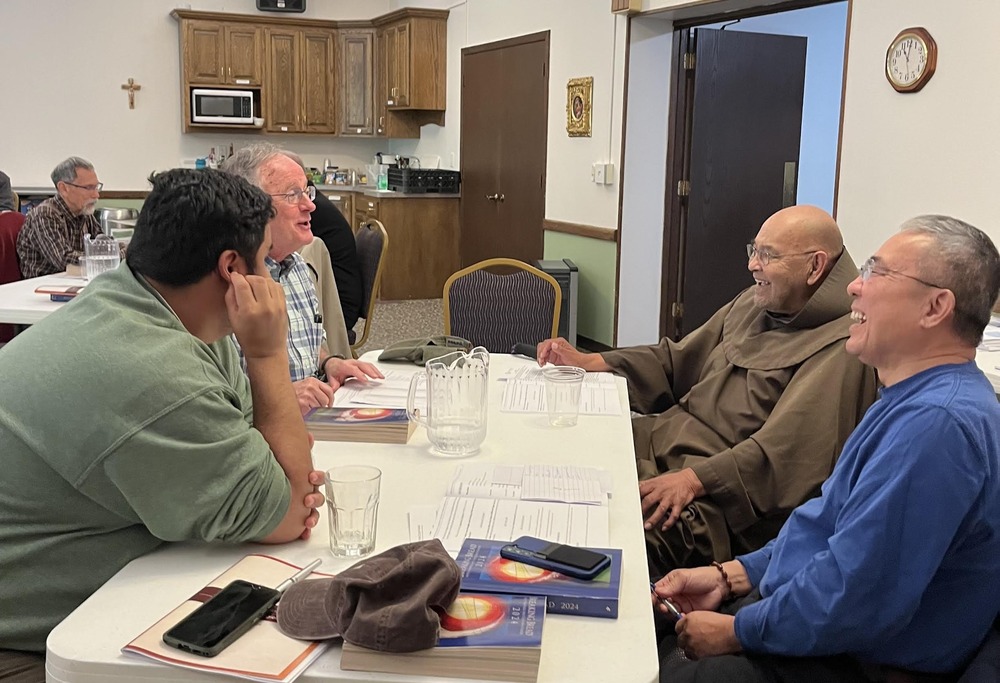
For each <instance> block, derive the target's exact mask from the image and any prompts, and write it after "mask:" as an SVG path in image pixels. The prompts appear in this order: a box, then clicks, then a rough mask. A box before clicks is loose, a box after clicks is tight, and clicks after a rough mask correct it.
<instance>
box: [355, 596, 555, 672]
mask: <svg viewBox="0 0 1000 683" xmlns="http://www.w3.org/2000/svg"><path fill="white" fill-rule="evenodd" d="M440 616H441V629H440V637H439V639H438V645H437V647H433V648H430V649H429V650H419V651H417V652H404V653H400V652H379V651H376V650H369V649H367V648H363V647H358V646H357V645H353V644H351V643H348V642H346V641H345V642H344V644H343V649H342V651H341V654H340V668H341V669H343V670H345V671H382V672H387V673H404V674H410V675H420V676H447V677H452V678H478V679H488V680H500V681H520V682H523V683H533V682H534V681H535V680H537V678H538V663H539V661H541V654H542V624H543V622H544V621H545V598H543V597H541V596H538V595H501V594H496V593H493V594H486V593H466V592H462V593H459V594H458V597H457V598H456V599H455V602H453V603H452V604H451V606H450V607H449V608H448V609H447V611H445V612H444V613H442V614H441V615H440Z"/></svg>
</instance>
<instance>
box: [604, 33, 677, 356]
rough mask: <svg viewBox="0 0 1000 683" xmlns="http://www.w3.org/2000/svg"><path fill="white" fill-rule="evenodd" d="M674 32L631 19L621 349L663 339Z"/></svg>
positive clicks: (620, 289) (620, 294) (620, 286)
mask: <svg viewBox="0 0 1000 683" xmlns="http://www.w3.org/2000/svg"><path fill="white" fill-rule="evenodd" d="M672 32H673V25H672V23H671V22H669V21H664V20H662V19H657V18H653V17H637V18H636V19H634V20H633V21H632V36H631V41H630V43H631V55H630V57H629V74H628V83H629V86H628V122H627V124H626V126H627V127H626V131H625V164H624V175H623V177H622V224H621V234H620V236H619V240H620V249H621V269H620V272H619V275H618V340H617V341H618V346H633V345H636V344H648V343H651V342H654V341H656V340H657V339H658V338H659V336H660V308H661V304H660V294H661V291H662V279H663V277H662V276H663V268H662V261H663V219H664V208H665V206H664V197H663V188H664V187H665V186H666V175H667V163H666V158H667V137H668V126H667V122H668V121H667V112H668V110H669V96H668V95H669V92H670V73H671V69H670V57H671V55H670V50H671V45H672V42H673V41H672Z"/></svg>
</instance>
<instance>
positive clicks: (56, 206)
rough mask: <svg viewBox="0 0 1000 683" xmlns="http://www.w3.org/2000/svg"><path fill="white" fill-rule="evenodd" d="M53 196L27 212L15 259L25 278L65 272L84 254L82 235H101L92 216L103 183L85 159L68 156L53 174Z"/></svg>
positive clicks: (18, 239)
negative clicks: (54, 190) (54, 193)
mask: <svg viewBox="0 0 1000 683" xmlns="http://www.w3.org/2000/svg"><path fill="white" fill-rule="evenodd" d="M51 177H52V183H53V184H54V185H55V186H56V196H55V197H52V198H51V199H46V200H45V201H44V202H42V203H41V204H39V205H38V206H36V207H35V208H34V209H32V210H31V212H29V213H28V217H27V219H26V220H25V221H24V226H23V227H22V228H21V232H20V234H19V235H18V236H17V258H18V261H20V264H21V275H22V276H23V277H24V278H25V279H27V278H31V277H38V276H40V275H49V274H50V273H59V272H62V271H64V270H66V265H67V264H74V265H75V264H77V263H79V261H80V257H81V256H82V255H83V236H84V235H90V236H91V237H94V236H95V235H98V234H100V233H101V224H100V222H98V220H97V218H95V217H94V209H95V208H96V206H97V200H98V198H99V197H100V196H101V188H102V187H104V183H101V182H98V180H97V173H96V172H95V171H94V166H93V164H91V163H90V162H89V161H87V160H86V159H81V158H80V157H70V158H69V159H66V160H65V161H63V162H61V163H60V164H59V165H58V166H56V167H55V169H53V171H52V176H51Z"/></svg>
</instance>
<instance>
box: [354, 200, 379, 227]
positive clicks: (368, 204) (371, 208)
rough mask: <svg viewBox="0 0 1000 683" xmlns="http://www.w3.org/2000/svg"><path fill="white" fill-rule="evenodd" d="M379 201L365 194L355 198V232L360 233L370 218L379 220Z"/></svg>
mask: <svg viewBox="0 0 1000 683" xmlns="http://www.w3.org/2000/svg"><path fill="white" fill-rule="evenodd" d="M378 207H379V200H378V199H376V198H375V197H369V196H367V195H364V194H358V195H355V197H354V225H353V227H354V232H357V231H358V228H360V227H361V226H362V225H364V224H365V221H367V220H368V219H369V218H378Z"/></svg>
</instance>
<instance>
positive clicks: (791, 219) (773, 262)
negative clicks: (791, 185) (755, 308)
mask: <svg viewBox="0 0 1000 683" xmlns="http://www.w3.org/2000/svg"><path fill="white" fill-rule="evenodd" d="M753 246H754V247H756V253H755V255H754V256H753V257H751V259H750V261H749V262H748V263H747V268H748V269H749V270H750V272H752V273H753V277H754V280H755V281H756V283H757V288H756V289H755V290H754V300H755V301H756V302H757V304H758V305H759V306H761V307H763V308H765V309H766V310H768V311H770V312H772V313H780V314H784V315H793V314H795V313H798V312H799V311H800V310H802V307H803V306H805V304H806V302H808V301H809V299H810V298H811V297H812V295H813V294H814V293H815V292H816V290H817V289H819V287H820V285H822V284H823V280H824V279H826V276H827V275H828V274H829V273H830V271H831V270H833V267H834V265H836V263H837V259H838V258H839V257H840V255H841V253H843V250H844V239H843V237H842V236H841V234H840V228H839V227H837V223H836V221H834V220H833V218H832V217H831V216H830V214H828V213H827V212H826V211H823V210H822V209H820V208H818V207H815V206H790V207H788V208H787V209H782V210H781V211H778V212H777V213H775V214H774V215H772V216H771V217H770V218H768V219H767V220H766V221H764V224H763V225H762V226H760V230H759V231H758V232H757V237H756V238H754V241H753Z"/></svg>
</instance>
